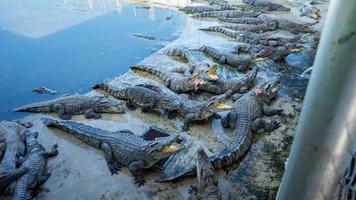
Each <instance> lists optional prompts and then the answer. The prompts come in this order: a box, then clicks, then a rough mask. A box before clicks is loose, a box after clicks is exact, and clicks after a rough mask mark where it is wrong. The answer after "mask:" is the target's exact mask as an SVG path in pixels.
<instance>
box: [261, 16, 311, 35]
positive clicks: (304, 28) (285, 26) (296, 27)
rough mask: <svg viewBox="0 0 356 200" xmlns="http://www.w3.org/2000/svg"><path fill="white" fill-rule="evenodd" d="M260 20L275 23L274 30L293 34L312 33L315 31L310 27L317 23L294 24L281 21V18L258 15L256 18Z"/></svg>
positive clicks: (284, 20) (286, 20)
mask: <svg viewBox="0 0 356 200" xmlns="http://www.w3.org/2000/svg"><path fill="white" fill-rule="evenodd" d="M257 18H258V19H260V20H263V21H265V23H271V22H272V23H276V28H277V29H282V30H286V31H289V32H291V33H294V34H298V33H314V32H315V31H313V30H312V29H311V28H310V26H312V25H314V24H316V23H317V22H314V23H306V24H299V23H296V22H293V21H291V20H288V19H282V18H275V17H271V16H268V15H260V16H258V17H257Z"/></svg>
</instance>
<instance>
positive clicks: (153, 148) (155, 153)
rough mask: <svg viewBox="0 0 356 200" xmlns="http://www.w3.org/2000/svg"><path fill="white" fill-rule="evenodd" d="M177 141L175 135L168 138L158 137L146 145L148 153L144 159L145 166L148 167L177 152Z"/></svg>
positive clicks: (177, 137) (177, 136)
mask: <svg viewBox="0 0 356 200" xmlns="http://www.w3.org/2000/svg"><path fill="white" fill-rule="evenodd" d="M178 139H179V135H178V134H175V135H170V136H168V137H159V138H156V139H155V140H154V141H151V142H150V143H149V145H148V149H149V151H148V155H147V156H146V158H145V165H146V166H147V167H150V166H152V165H154V164H156V163H157V162H159V161H160V160H162V159H165V158H168V157H169V156H171V155H173V154H174V153H175V152H177V151H178V150H179V148H180V145H179V144H178V143H177V141H178Z"/></svg>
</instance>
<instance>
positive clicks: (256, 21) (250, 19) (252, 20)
mask: <svg viewBox="0 0 356 200" xmlns="http://www.w3.org/2000/svg"><path fill="white" fill-rule="evenodd" d="M218 20H219V21H221V22H227V23H233V24H254V25H258V24H263V23H265V21H263V20H261V19H258V18H256V17H241V18H240V17H236V18H226V17H219V18H218Z"/></svg>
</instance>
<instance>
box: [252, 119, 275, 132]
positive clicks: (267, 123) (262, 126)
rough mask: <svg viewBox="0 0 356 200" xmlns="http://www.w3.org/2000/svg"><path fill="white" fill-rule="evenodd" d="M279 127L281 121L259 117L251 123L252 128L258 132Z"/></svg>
mask: <svg viewBox="0 0 356 200" xmlns="http://www.w3.org/2000/svg"><path fill="white" fill-rule="evenodd" d="M278 127H279V123H278V122H277V121H276V120H263V119H262V118H257V119H255V120H254V121H253V123H252V125H251V130H252V131H253V132H256V133H262V132H264V131H268V132H270V131H273V130H275V129H277V128H278Z"/></svg>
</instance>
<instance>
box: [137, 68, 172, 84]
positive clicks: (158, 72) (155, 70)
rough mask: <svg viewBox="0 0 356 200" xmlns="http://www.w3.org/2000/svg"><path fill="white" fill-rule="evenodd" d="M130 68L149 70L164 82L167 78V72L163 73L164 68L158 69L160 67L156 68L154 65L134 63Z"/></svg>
mask: <svg viewBox="0 0 356 200" xmlns="http://www.w3.org/2000/svg"><path fill="white" fill-rule="evenodd" d="M131 69H138V70H143V71H146V72H149V73H151V74H154V75H156V76H158V77H159V78H161V79H162V80H163V81H164V82H166V81H168V80H169V74H168V73H165V71H164V70H160V69H158V68H156V67H155V66H151V65H135V66H133V67H131Z"/></svg>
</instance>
